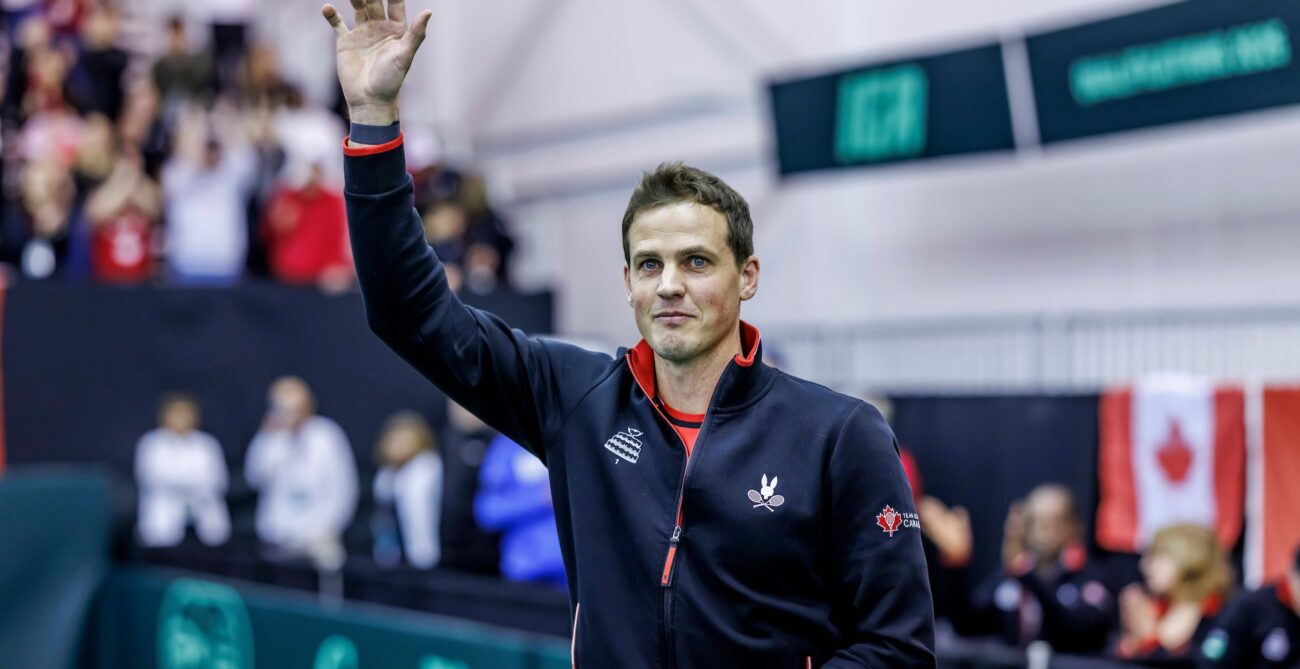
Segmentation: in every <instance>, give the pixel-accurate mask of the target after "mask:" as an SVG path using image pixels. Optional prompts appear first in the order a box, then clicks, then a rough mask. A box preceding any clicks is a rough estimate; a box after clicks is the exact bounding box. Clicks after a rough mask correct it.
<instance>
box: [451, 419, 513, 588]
mask: <svg viewBox="0 0 1300 669" xmlns="http://www.w3.org/2000/svg"><path fill="white" fill-rule="evenodd" d="M447 418H448V421H447V423H448V425H447V430H446V431H445V432H444V433H443V439H441V440H440V441H441V445H442V455H443V460H442V464H443V483H444V486H443V488H444V491H443V496H442V528H441V529H442V532H441V534H442V561H441V562H439V564H441V565H443V566H446V567H450V568H453V569H457V570H460V571H467V572H473V573H477V574H493V575H495V574H498V573H499V572H500V562H501V551H500V547H499V546H498V543H499V542H498V537H497V536H496V535H495V534H492V533H488V532H486V531H484V529H483V528H481V527H479V524H478V521H476V520H475V519H474V500H475V499H476V498H477V497H478V490H479V473H480V471H482V469H481V468H482V465H483V456H484V455H486V453H487V447H488V444H489V443H491V441H492V439H493V438H495V437H496V433H495V432H493V431H492V428H489V427H488V426H487V425H485V424H484V423H483V421H481V420H479V419H478V417H477V416H475V415H474V414H472V413H470V412H469V411H468V410H466V409H465V407H462V406H460V405H459V404H456V403H455V402H452V401H448V402H447Z"/></svg>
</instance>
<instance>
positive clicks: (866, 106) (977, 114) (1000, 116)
mask: <svg viewBox="0 0 1300 669" xmlns="http://www.w3.org/2000/svg"><path fill="white" fill-rule="evenodd" d="M771 94H772V111H773V116H774V120H775V125H776V135H777V156H778V159H779V163H780V168H781V173H782V174H793V173H796V172H806V171H811V170H824V169H832V168H837V167H856V166H866V165H883V164H889V163H897V162H901V161H908V160H918V159H922V158H934V157H937V156H949V155H956V154H963V153H974V152H978V151H996V150H1006V149H1011V148H1012V147H1013V146H1014V140H1013V137H1012V131H1011V112H1010V110H1009V107H1008V105H1007V95H1006V79H1005V75H1004V74H1003V68H1002V49H1001V47H1000V46H999V45H997V44H990V45H987V46H982V47H978V48H974V49H967V50H964V51H957V52H954V53H947V54H942V55H938V56H927V57H921V58H912V59H907V60H895V61H890V62H883V63H875V64H871V65H864V66H857V67H853V68H849V69H844V70H839V71H836V72H831V73H828V74H822V75H818V76H816V77H812V78H808V79H796V80H791V81H783V82H778V83H774V84H772V86H771Z"/></svg>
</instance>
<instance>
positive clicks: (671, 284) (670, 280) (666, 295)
mask: <svg viewBox="0 0 1300 669" xmlns="http://www.w3.org/2000/svg"><path fill="white" fill-rule="evenodd" d="M685 292H686V287H685V286H684V285H682V277H681V273H680V272H678V271H677V269H676V268H674V267H671V266H669V267H665V268H664V271H662V272H660V273H659V289H658V290H657V291H656V293H657V294H658V295H659V297H660V298H661V299H671V298H675V297H681V296H682V294H683V293H685Z"/></svg>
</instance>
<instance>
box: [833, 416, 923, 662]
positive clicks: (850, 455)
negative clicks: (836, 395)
mask: <svg viewBox="0 0 1300 669" xmlns="http://www.w3.org/2000/svg"><path fill="white" fill-rule="evenodd" d="M827 477H828V485H829V490H830V495H829V504H830V508H829V514H830V527H829V530H828V532H829V537H830V538H829V545H830V550H829V555H828V563H829V565H830V575H829V576H830V577H829V579H828V581H829V582H828V586H829V588H830V590H831V593H832V595H831V596H832V602H831V618H832V620H831V621H832V623H833V624H834V625H835V627H836V628H837V629H838V630H839V633H840V638H841V640H842V644H841V647H840V648H839V649H838V650H837V651H836V652H835V654H834V656H833V657H832V658H831V660H830V661H829V662H827V663H826V664H825V665H824V666H825V667H826V668H827V669H832V668H833V669H847V668H849V667H934V666H936V665H935V656H934V609H933V603H932V601H931V598H930V583H929V578H928V577H927V575H926V566H925V553H924V550H923V549H922V546H921V530H920V526H919V523H918V521H917V516H916V509H915V508H914V504H913V502H912V491H911V487H910V486H909V485H908V483H907V476H906V475H905V474H904V472H903V465H902V462H901V461H900V460H899V456H898V447H897V444H896V443H895V441H894V436H893V432H892V431H890V429H889V426H888V425H887V424H886V423H885V420H884V419H883V418H881V416H880V414H879V413H878V412H877V411H876V410H875V409H872V408H871V407H869V406H868V405H866V404H858V405H857V406H856V407H855V408H854V409H853V410H852V411H851V413H850V415H849V417H848V420H847V421H846V423H845V425H844V427H843V429H842V431H841V433H840V436H839V439H838V441H837V443H836V445H835V447H834V451H833V452H832V453H831V457H830V462H829V466H828V470H827ZM886 507H889V508H890V509H893V510H894V512H895V513H898V514H901V518H898V519H897V520H896V523H897V524H895V525H892V526H893V527H894V531H893V532H892V533H891V532H889V531H887V530H886V527H888V526H891V523H890V522H889V521H888V516H886V520H884V521H883V522H877V516H878V515H883V514H886V513H888V512H887V511H886V510H885V509H886ZM882 524H883V525H884V526H885V527H882Z"/></svg>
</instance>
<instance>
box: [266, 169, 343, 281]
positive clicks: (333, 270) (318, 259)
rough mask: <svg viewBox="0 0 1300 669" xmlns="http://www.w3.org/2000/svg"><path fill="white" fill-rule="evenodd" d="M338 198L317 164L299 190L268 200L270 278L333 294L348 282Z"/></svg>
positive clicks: (285, 188)
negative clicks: (313, 287) (319, 287)
mask: <svg viewBox="0 0 1300 669" xmlns="http://www.w3.org/2000/svg"><path fill="white" fill-rule="evenodd" d="M347 234H348V231H347V214H346V212H345V211H344V207H343V195H342V194H341V193H339V192H338V191H337V190H334V189H332V188H330V187H329V186H327V185H326V184H325V183H324V182H323V171H322V168H321V166H320V165H319V164H313V165H311V166H310V167H309V168H308V173H307V177H306V180H305V181H304V183H303V184H302V186H300V187H293V186H281V187H280V188H279V189H277V190H276V192H275V194H274V195H272V196H271V201H270V203H269V204H268V205H267V207H266V213H265V214H264V216H263V219H262V227H261V237H262V240H263V242H264V243H265V244H266V252H267V257H268V259H269V264H270V269H271V275H272V276H274V277H275V278H276V279H278V280H279V281H283V282H285V283H294V284H319V285H321V286H322V287H323V288H327V289H331V288H333V289H337V288H343V287H346V286H347V285H349V284H350V283H351V280H352V276H353V271H352V253H351V250H350V248H349V246H348V238H347Z"/></svg>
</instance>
